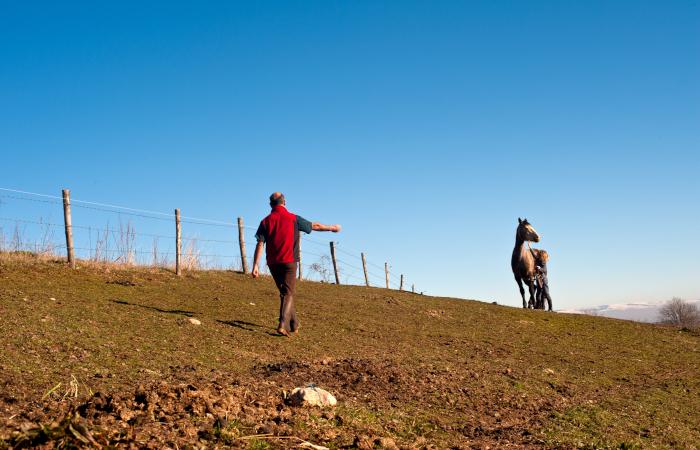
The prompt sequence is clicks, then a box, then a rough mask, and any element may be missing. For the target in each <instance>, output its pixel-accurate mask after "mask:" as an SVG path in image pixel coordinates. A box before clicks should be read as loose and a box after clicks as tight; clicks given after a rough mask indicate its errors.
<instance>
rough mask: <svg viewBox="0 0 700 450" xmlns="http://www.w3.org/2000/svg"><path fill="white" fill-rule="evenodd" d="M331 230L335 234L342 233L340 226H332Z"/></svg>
mask: <svg viewBox="0 0 700 450" xmlns="http://www.w3.org/2000/svg"><path fill="white" fill-rule="evenodd" d="M329 228H330V229H331V231H332V232H334V233H337V232H338V231H340V225H331V226H330V227H329Z"/></svg>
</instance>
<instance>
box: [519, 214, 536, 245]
mask: <svg viewBox="0 0 700 450" xmlns="http://www.w3.org/2000/svg"><path fill="white" fill-rule="evenodd" d="M518 222H519V223H520V225H518V231H517V232H516V233H515V235H516V237H518V238H520V239H522V240H523V241H532V242H540V235H539V234H538V233H537V231H535V229H534V228H532V225H530V224H529V223H527V219H525V220H520V218H518Z"/></svg>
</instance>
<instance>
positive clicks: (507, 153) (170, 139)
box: [0, 1, 700, 309]
mask: <svg viewBox="0 0 700 450" xmlns="http://www.w3.org/2000/svg"><path fill="white" fill-rule="evenodd" d="M142 3H143V2H132V3H130V2H120V3H116V4H112V5H104V4H91V3H87V2H85V3H65V4H60V5H57V4H55V3H51V2H45V3H41V2H36V3H31V4H20V3H15V4H5V5H4V6H3V9H2V14H0V42H1V43H2V44H0V153H1V155H2V169H3V170H2V181H1V182H0V187H3V188H9V189H16V190H22V191H28V192H36V193H42V194H48V195H56V196H58V195H60V191H61V189H70V190H71V191H72V196H73V198H75V199H82V200H87V201H93V202H98V203H105V204H110V205H119V206H127V207H131V208H137V209H144V210H148V211H158V212H164V213H170V212H172V210H173V209H174V208H180V209H181V210H182V213H183V215H186V216H191V217H198V218H206V219H211V220H218V221H224V222H235V220H236V218H237V217H243V218H244V220H245V222H246V224H247V225H250V226H255V225H257V223H258V222H259V221H260V219H262V218H263V217H264V216H265V215H266V214H267V213H268V211H269V207H268V206H267V197H268V196H269V195H270V194H271V193H272V192H274V191H282V192H283V193H284V194H285V195H286V196H287V199H288V206H289V209H290V210H291V211H292V212H295V213H297V214H300V215H302V216H304V217H306V218H307V219H310V220H313V221H318V222H323V223H329V224H330V223H339V224H341V225H342V226H343V231H342V232H341V233H340V234H339V235H334V236H330V234H328V233H327V234H318V237H321V238H326V239H336V240H337V241H339V242H340V244H341V246H346V247H341V248H345V249H346V250H347V251H350V250H349V249H355V250H358V251H364V252H365V253H366V254H367V256H368V257H369V258H370V259H371V260H372V261H374V262H375V263H377V264H378V265H380V266H381V265H383V263H384V262H385V261H386V262H389V263H390V264H391V266H392V269H391V270H392V272H393V273H397V274H399V273H403V274H405V276H406V280H407V283H408V284H411V283H415V285H416V288H417V289H418V290H421V291H426V293H427V294H430V295H448V296H455V297H461V298H469V299H479V300H483V301H489V302H491V301H497V302H498V303H501V304H507V305H513V306H518V305H520V303H521V300H520V294H519V293H518V289H517V286H516V283H515V281H514V280H513V276H512V273H511V270H510V254H511V251H512V248H513V244H514V234H515V229H516V226H517V219H518V217H521V218H527V219H528V220H529V221H530V222H531V223H532V224H533V226H534V227H535V229H536V230H537V231H538V232H539V233H540V234H541V236H542V242H541V243H540V244H539V245H538V246H539V247H540V248H544V249H546V250H547V251H548V252H549V253H550V256H551V262H550V264H549V271H550V277H549V279H550V290H551V294H552V297H553V300H554V306H555V308H556V309H568V308H576V307H584V306H593V305H601V304H611V303H622V302H628V301H662V300H666V299H669V298H670V297H672V296H680V297H684V298H688V299H697V298H700V281H699V280H700V277H699V276H698V274H699V273H700V260H699V259H698V258H697V255H698V253H699V252H700V239H698V235H697V232H698V227H697V224H698V223H699V222H700V208H699V207H698V205H700V182H699V181H698V179H699V177H698V169H700V131H699V130H700V126H699V125H700V120H699V119H700V26H699V25H698V24H700V9H699V6H698V4H697V2H684V1H677V2H610V1H605V2H588V1H587V2H485V1H484V2H447V1H445V2H410V1H400V2H357V1H355V2H310V1H309V2H264V1H261V2H248V3H243V2H220V3H215V2H207V3H206V4H204V5H202V4H201V2H191V3H184V2H167V3H166V2H163V3H156V2H149V3H148V4H146V5H144V4H142ZM0 195H11V194H8V193H5V194H2V193H0ZM2 200H3V203H2V206H1V207H0V217H2V218H11V219H23V220H30V221H31V220H36V219H38V217H39V216H41V215H43V216H44V217H45V216H46V214H48V213H51V214H53V216H52V217H54V218H57V219H60V206H59V205H52V204H40V203H32V202H27V201H22V200H15V199H7V198H3V199H2ZM30 204H31V205H30ZM42 208H44V209H42ZM51 208H53V209H51ZM73 215H74V223H75V224H81V223H82V224H86V223H88V222H89V225H90V226H96V227H99V226H103V225H105V223H106V220H107V219H109V220H110V221H111V222H110V223H111V224H114V223H115V221H116V220H118V218H117V216H116V215H115V214H107V213H104V215H103V216H99V215H98V213H97V212H95V211H92V212H90V211H87V210H84V211H83V212H81V213H80V214H78V213H77V212H76V211H74V213H73ZM133 219H134V226H135V227H136V229H137V232H142V233H149V232H151V233H155V231H157V232H158V233H163V232H164V231H162V230H161V229H160V228H159V227H162V226H163V224H161V223H160V222H161V221H153V220H150V221H149V220H146V219H143V220H141V219H138V218H133ZM0 225H5V226H7V225H8V223H7V221H5V223H4V224H0ZM195 228H196V229H195ZM154 230H155V231H154ZM166 231H167V229H166ZM234 231H235V230H233V229H229V228H223V227H204V226H200V227H197V226H194V225H193V226H192V227H190V228H189V229H188V228H186V229H185V232H186V233H195V232H198V233H199V236H200V237H201V238H210V239H223V238H224V237H226V236H229V235H230V236H229V237H230V238H235V236H234V234H235V233H234ZM27 232H31V233H36V230H34V229H33V228H27ZM76 233H77V232H76ZM227 233H228V234H227ZM315 235H316V233H314V234H312V235H311V236H312V237H313V236H315ZM78 238H80V239H85V236H84V235H80V236H78V235H77V236H76V239H78ZM143 245H145V244H143ZM213 245H214V244H212V247H211V250H212V251H218V252H219V253H220V254H230V252H232V251H234V250H235V246H232V247H231V248H216V247H213ZM323 245H324V246H321V245H319V246H317V247H318V249H319V251H325V250H324V249H325V244H323ZM309 248H313V247H312V246H309ZM251 251H252V249H251V250H249V252H251ZM307 259H312V257H309V256H308V255H307ZM347 259H348V262H352V260H351V258H350V257H349V256H347ZM346 270H347V272H346V273H347V274H350V273H352V274H354V275H355V276H358V275H360V274H359V273H356V271H355V269H352V268H346ZM375 271H378V269H375Z"/></svg>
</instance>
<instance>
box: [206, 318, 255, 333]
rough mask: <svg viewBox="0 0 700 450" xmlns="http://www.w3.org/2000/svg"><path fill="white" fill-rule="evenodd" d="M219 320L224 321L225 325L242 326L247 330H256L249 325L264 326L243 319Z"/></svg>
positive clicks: (241, 327)
mask: <svg viewBox="0 0 700 450" xmlns="http://www.w3.org/2000/svg"><path fill="white" fill-rule="evenodd" d="M217 322H219V323H222V324H224V325H230V326H232V327H236V328H240V329H242V330H246V331H255V330H253V329H252V328H247V327H258V328H264V327H263V326H262V325H258V324H257V323H250V322H244V321H242V320H217Z"/></svg>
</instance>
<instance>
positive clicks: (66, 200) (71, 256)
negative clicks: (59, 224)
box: [63, 189, 75, 269]
mask: <svg viewBox="0 0 700 450" xmlns="http://www.w3.org/2000/svg"><path fill="white" fill-rule="evenodd" d="M63 221H64V223H65V224H66V253H67V254H68V264H70V267H71V269H75V249H74V248H73V226H72V225H71V221H70V191H69V190H68V189H64V190H63Z"/></svg>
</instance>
